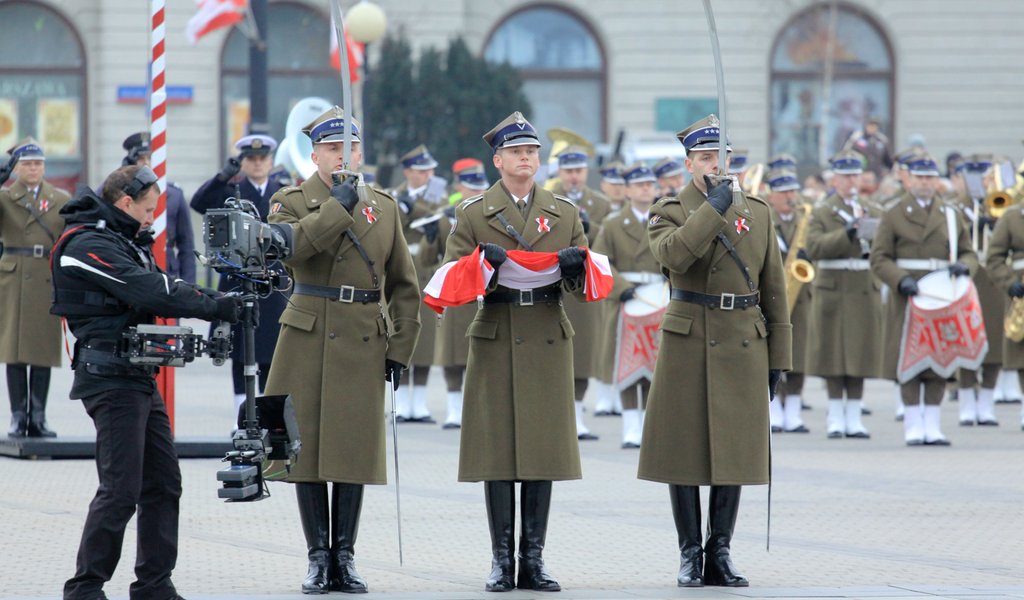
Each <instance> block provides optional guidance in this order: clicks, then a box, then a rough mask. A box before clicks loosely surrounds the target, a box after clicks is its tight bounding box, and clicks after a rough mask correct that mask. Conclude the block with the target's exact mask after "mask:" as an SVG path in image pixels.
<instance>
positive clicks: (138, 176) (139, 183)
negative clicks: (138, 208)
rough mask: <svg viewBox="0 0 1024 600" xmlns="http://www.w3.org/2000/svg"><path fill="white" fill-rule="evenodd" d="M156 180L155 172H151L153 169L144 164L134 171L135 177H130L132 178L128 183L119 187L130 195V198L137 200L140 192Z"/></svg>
mask: <svg viewBox="0 0 1024 600" xmlns="http://www.w3.org/2000/svg"><path fill="white" fill-rule="evenodd" d="M157 181H158V179H157V176H156V173H154V172H153V169H150V168H149V165H146V166H144V167H142V168H140V169H139V170H138V171H137V172H136V173H135V177H132V180H131V181H129V182H128V185H126V186H124V187H123V188H121V191H123V192H124V193H125V194H127V195H129V196H131V199H132V200H138V199H139V196H140V195H141V194H142V192H144V191H145V190H146V189H148V188H149V187H150V186H151V185H153V184H155V183H156V182H157Z"/></svg>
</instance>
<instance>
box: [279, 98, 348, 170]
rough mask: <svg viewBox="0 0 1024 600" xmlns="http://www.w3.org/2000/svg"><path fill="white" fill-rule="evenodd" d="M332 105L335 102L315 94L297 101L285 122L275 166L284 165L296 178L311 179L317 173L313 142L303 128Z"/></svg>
mask: <svg viewBox="0 0 1024 600" xmlns="http://www.w3.org/2000/svg"><path fill="white" fill-rule="evenodd" d="M332 106H334V103H332V102H328V101H327V100H324V99H323V98H317V97H315V96H312V97H309V98H303V99H302V100H299V101H298V102H296V103H295V106H293V107H292V110H291V112H289V113H288V120H287V121H286V122H285V129H284V139H282V140H281V144H280V145H278V147H277V152H276V153H275V154H274V165H275V166H276V165H281V166H283V167H284V168H285V169H287V170H288V172H289V173H291V174H292V177H293V178H294V179H296V180H298V179H300V178H301V179H309V178H310V177H311V176H312V175H313V173H316V165H315V164H313V159H311V158H310V155H311V154H312V153H313V143H312V142H310V141H309V138H308V137H306V134H304V133H302V128H303V127H305V126H306V125H307V124H308V123H310V122H312V121H313V119H315V118H317V117H319V116H320V115H322V114H324V113H325V112H326V111H328V110H330V109H331V107H332Z"/></svg>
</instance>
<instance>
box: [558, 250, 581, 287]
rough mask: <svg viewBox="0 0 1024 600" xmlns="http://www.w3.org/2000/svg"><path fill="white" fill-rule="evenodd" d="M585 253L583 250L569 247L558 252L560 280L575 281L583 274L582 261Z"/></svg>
mask: <svg viewBox="0 0 1024 600" xmlns="http://www.w3.org/2000/svg"><path fill="white" fill-rule="evenodd" d="M586 257H587V251H586V250H584V249H583V248H578V247H576V246H570V247H569V248H562V249H561V250H559V251H558V267H559V268H560V269H562V279H575V278H577V277H579V276H580V274H582V273H583V261H584V259H586Z"/></svg>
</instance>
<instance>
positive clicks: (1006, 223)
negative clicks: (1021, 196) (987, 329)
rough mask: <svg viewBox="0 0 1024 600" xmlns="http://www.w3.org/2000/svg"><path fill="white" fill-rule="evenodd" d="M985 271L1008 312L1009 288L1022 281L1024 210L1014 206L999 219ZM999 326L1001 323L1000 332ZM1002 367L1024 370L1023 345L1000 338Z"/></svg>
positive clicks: (993, 233) (1022, 343) (1006, 338)
mask: <svg viewBox="0 0 1024 600" xmlns="http://www.w3.org/2000/svg"><path fill="white" fill-rule="evenodd" d="M985 269H986V271H988V273H989V275H990V276H991V278H992V281H993V283H994V286H995V288H996V290H998V291H999V293H1000V294H1001V295H1002V296H1003V297H1004V298H1005V299H1006V300H1005V302H1006V309H1007V311H1009V310H1010V307H1012V306H1013V303H1012V301H1011V299H1010V297H1009V295H1008V294H1007V292H1008V291H1009V289H1010V285H1012V284H1013V283H1015V282H1017V281H1021V280H1022V278H1024V208H1022V207H1020V206H1014V207H1013V208H1011V209H1009V210H1007V211H1006V212H1005V213H1004V214H1003V216H1002V217H999V221H998V222H997V223H996V227H995V229H994V230H993V231H992V238H991V239H990V240H989V245H988V258H987V259H986V261H985ZM1019 302H1024V300H1020V301H1019ZM1019 302H1018V303H1019ZM1002 324H1003V322H1002V320H1000V322H999V326H1000V328H1001V327H1002ZM989 350H990V351H991V343H989ZM1003 367H1004V368H1007V369H1018V370H1019V369H1024V342H1014V341H1012V340H1011V339H1010V338H1008V337H1005V336H1004V337H1003Z"/></svg>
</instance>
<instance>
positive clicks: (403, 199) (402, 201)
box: [398, 190, 415, 214]
mask: <svg viewBox="0 0 1024 600" xmlns="http://www.w3.org/2000/svg"><path fill="white" fill-rule="evenodd" d="M414 204H415V201H414V200H413V199H412V197H410V196H409V191H408V190H402V193H401V194H399V195H398V206H399V207H400V208H401V209H402V212H403V213H405V214H409V213H411V212H412V207H413V205H414Z"/></svg>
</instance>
